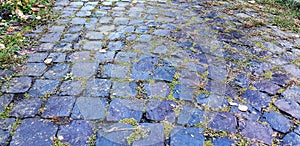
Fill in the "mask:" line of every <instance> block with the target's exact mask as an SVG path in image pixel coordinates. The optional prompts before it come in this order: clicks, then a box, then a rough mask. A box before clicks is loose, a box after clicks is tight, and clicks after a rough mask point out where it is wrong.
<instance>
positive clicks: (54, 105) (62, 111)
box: [42, 96, 75, 118]
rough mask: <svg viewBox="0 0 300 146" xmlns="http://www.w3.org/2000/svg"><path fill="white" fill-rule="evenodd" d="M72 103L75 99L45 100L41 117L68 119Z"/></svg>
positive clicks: (65, 97)
mask: <svg viewBox="0 0 300 146" xmlns="http://www.w3.org/2000/svg"><path fill="white" fill-rule="evenodd" d="M74 103H75V98H74V97H71V96H52V97H50V98H49V99H48V100H47V103H46V105H45V111H44V112H43V114H42V117H44V118H53V117H69V116H70V114H71V111H72V108H73V104H74Z"/></svg>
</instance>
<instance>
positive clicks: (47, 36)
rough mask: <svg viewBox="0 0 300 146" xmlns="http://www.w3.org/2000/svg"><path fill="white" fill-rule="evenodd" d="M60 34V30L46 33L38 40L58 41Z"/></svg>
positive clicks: (46, 41) (44, 41)
mask: <svg viewBox="0 0 300 146" xmlns="http://www.w3.org/2000/svg"><path fill="white" fill-rule="evenodd" d="M61 35H62V33H61V32H51V33H47V34H45V35H44V36H43V37H42V38H41V39H40V42H43V43H55V42H58V41H59V40H60V37H61Z"/></svg>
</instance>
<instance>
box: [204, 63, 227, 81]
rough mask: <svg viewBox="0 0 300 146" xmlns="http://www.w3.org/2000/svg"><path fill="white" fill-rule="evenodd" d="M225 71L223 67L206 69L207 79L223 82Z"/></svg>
mask: <svg viewBox="0 0 300 146" xmlns="http://www.w3.org/2000/svg"><path fill="white" fill-rule="evenodd" d="M226 75H227V70H226V68H224V65H212V66H209V67H208V76H207V77H208V78H210V79H212V80H225V79H226Z"/></svg>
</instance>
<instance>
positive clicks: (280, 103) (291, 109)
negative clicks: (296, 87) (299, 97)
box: [274, 98, 300, 119]
mask: <svg viewBox="0 0 300 146" xmlns="http://www.w3.org/2000/svg"><path fill="white" fill-rule="evenodd" d="M274 105H275V106H276V107H277V108H278V109H279V110H281V111H283V112H285V113H287V114H289V115H291V116H292V117H294V118H296V119H300V105H299V104H298V103H296V102H295V101H292V100H289V99H285V98H282V99H278V100H277V101H276V102H275V103H274Z"/></svg>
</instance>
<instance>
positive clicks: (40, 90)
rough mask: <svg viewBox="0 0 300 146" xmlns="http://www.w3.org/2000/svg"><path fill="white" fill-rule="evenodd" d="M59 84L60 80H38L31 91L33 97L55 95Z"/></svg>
mask: <svg viewBox="0 0 300 146" xmlns="http://www.w3.org/2000/svg"><path fill="white" fill-rule="evenodd" d="M58 84H59V80H40V79H38V80H36V81H35V83H34V84H33V86H32V87H31V88H30V90H29V95H30V96H31V97H41V96H44V95H46V94H53V93H55V91H56V89H57V87H58Z"/></svg>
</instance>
